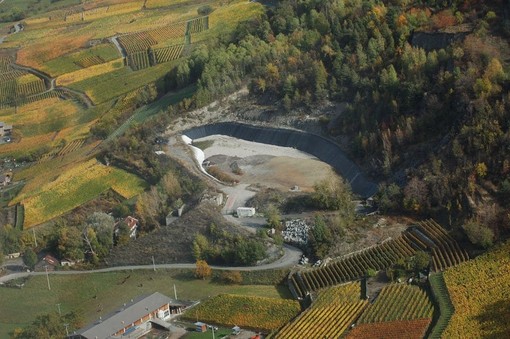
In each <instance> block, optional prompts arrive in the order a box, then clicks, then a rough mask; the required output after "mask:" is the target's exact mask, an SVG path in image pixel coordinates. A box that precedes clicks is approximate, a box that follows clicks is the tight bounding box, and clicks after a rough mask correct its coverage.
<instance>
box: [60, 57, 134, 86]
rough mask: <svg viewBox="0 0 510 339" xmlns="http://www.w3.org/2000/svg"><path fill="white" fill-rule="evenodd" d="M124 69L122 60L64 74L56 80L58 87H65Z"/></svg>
mask: <svg viewBox="0 0 510 339" xmlns="http://www.w3.org/2000/svg"><path fill="white" fill-rule="evenodd" d="M122 67H124V61H123V60H122V59H116V60H112V61H110V62H105V63H102V64H98V65H93V66H90V67H87V68H83V69H80V70H77V71H74V72H71V73H66V74H63V75H61V76H59V77H58V78H57V85H58V86H67V85H69V84H72V83H75V82H78V81H83V80H86V79H89V78H92V77H95V76H99V75H101V74H105V73H109V72H112V71H114V70H116V69H119V68H122Z"/></svg>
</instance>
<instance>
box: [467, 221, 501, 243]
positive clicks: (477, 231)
mask: <svg viewBox="0 0 510 339" xmlns="http://www.w3.org/2000/svg"><path fill="white" fill-rule="evenodd" d="M462 228H463V229H464V231H465V232H466V235H467V236H468V238H469V240H470V241H471V242H472V243H473V244H475V245H479V246H482V247H483V248H488V247H490V246H492V242H493V240H494V232H493V231H492V230H491V229H490V228H488V227H487V226H485V225H482V224H480V223H479V222H477V221H476V220H470V221H468V222H467V223H465V224H464V226H462Z"/></svg>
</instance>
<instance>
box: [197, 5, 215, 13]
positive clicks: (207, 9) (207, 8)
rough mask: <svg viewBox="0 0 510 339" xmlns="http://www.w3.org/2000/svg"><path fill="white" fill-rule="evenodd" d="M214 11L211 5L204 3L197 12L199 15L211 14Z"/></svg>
mask: <svg viewBox="0 0 510 339" xmlns="http://www.w3.org/2000/svg"><path fill="white" fill-rule="evenodd" d="M212 11H213V8H212V7H211V6H210V5H203V6H200V7H198V9H197V12H198V15H208V14H211V13H212Z"/></svg>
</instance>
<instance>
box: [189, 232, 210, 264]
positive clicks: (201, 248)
mask: <svg viewBox="0 0 510 339" xmlns="http://www.w3.org/2000/svg"><path fill="white" fill-rule="evenodd" d="M208 251H209V241H208V240H207V238H206V237H205V236H204V235H202V234H197V235H195V240H193V257H195V259H196V260H200V259H206V256H207V253H208Z"/></svg>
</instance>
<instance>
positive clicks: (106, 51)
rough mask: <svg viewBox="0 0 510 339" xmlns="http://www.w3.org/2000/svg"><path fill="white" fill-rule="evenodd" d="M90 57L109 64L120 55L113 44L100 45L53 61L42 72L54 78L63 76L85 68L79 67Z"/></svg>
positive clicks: (43, 66) (45, 65) (47, 63)
mask: <svg viewBox="0 0 510 339" xmlns="http://www.w3.org/2000/svg"><path fill="white" fill-rule="evenodd" d="M90 57H99V58H101V59H102V60H103V61H104V62H107V61H111V60H115V59H117V58H120V54H119V51H118V50H117V48H116V47H115V46H114V45H113V44H100V45H97V46H94V47H92V48H87V49H84V50H81V51H78V52H75V53H71V54H67V55H64V56H62V57H59V58H56V59H52V60H50V61H48V62H46V63H45V64H44V65H42V67H41V70H42V71H44V72H46V73H48V74H50V75H51V76H52V77H57V76H59V75H61V74H65V73H70V72H74V71H77V70H80V69H82V68H83V67H81V66H80V65H79V64H80V61H82V60H84V59H86V58H90Z"/></svg>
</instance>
